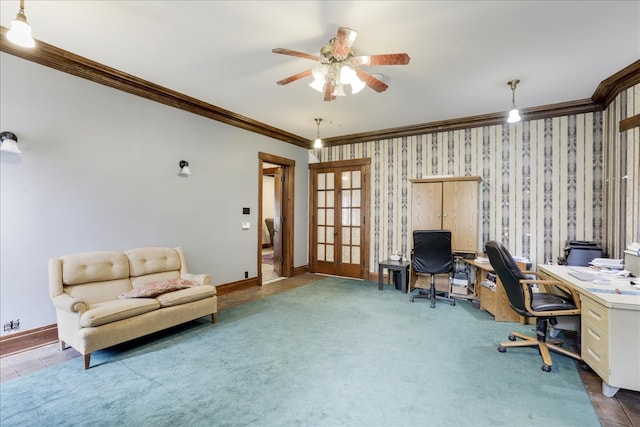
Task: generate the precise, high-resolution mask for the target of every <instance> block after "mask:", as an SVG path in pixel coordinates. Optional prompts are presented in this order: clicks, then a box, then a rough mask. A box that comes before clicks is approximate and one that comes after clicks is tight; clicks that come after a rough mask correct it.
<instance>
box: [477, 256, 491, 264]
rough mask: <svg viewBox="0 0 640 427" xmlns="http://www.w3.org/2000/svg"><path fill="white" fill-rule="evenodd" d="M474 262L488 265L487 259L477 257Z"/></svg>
mask: <svg viewBox="0 0 640 427" xmlns="http://www.w3.org/2000/svg"><path fill="white" fill-rule="evenodd" d="M476 262H479V263H481V264H489V258H486V257H483V256H479V257H477V258H476Z"/></svg>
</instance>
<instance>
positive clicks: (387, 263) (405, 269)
mask: <svg viewBox="0 0 640 427" xmlns="http://www.w3.org/2000/svg"><path fill="white" fill-rule="evenodd" d="M410 265H411V262H410V261H402V260H400V261H393V260H390V259H385V260H384V261H380V262H379V263H378V290H380V291H381V290H382V287H383V284H382V277H383V276H384V269H385V268H386V269H387V270H389V283H391V276H392V274H391V272H392V271H399V272H400V283H401V284H402V293H403V294H406V293H407V277H408V276H407V274H409V266H410Z"/></svg>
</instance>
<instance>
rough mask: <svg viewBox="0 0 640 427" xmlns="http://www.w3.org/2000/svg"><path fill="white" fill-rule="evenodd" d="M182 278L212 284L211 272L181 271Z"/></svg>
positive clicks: (202, 283)
mask: <svg viewBox="0 0 640 427" xmlns="http://www.w3.org/2000/svg"><path fill="white" fill-rule="evenodd" d="M180 278H181V279H184V280H189V281H190V282H193V283H195V284H197V285H210V284H211V275H209V274H191V273H181V274H180Z"/></svg>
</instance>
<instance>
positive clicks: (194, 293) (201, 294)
mask: <svg viewBox="0 0 640 427" xmlns="http://www.w3.org/2000/svg"><path fill="white" fill-rule="evenodd" d="M215 294H216V287H215V286H212V285H203V286H193V287H191V288H187V289H182V290H179V291H173V292H168V293H166V294H162V295H159V296H157V297H156V300H158V302H159V303H160V306H161V307H171V306H174V305H180V304H186V303H188V302H191V301H198V300H201V299H205V298H210V297H212V296H215Z"/></svg>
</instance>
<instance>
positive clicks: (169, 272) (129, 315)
mask: <svg viewBox="0 0 640 427" xmlns="http://www.w3.org/2000/svg"><path fill="white" fill-rule="evenodd" d="M158 284H160V285H158ZM167 284H169V285H167ZM176 284H177V286H176ZM160 288H162V289H160ZM174 288H180V289H179V290H173V291H169V292H164V293H160V294H159V295H154V296H152V297H149V296H148V295H150V294H153V293H154V292H146V290H148V289H155V292H163V291H166V290H168V289H174ZM49 291H50V294H51V299H52V300H53V304H54V305H55V308H56V316H57V321H58V338H59V339H60V347H61V349H63V350H64V349H65V348H67V347H68V346H71V347H73V348H75V349H76V350H77V351H79V352H80V353H82V355H83V356H84V368H85V369H88V368H89V364H90V358H91V353H92V352H94V351H96V350H101V349H103V348H107V347H110V346H113V345H115V344H120V343H122V342H125V341H129V340H131V339H134V338H138V337H141V336H143V335H147V334H150V333H153V332H157V331H160V330H163V329H166V328H168V327H171V326H175V325H178V324H181V323H184V322H188V321H190V320H194V319H198V318H200V317H203V316H207V315H211V321H212V323H215V322H216V321H217V311H218V300H217V296H216V287H215V286H213V285H211V276H209V275H208V274H189V273H188V272H187V263H186V260H185V256H184V252H183V250H182V248H180V247H177V248H162V247H149V248H140V249H132V250H129V251H126V252H115V251H101V252H88V253H81V254H74V255H68V256H63V257H61V258H52V259H51V260H49ZM145 292H146V293H145ZM132 295H133V296H132ZM141 296H143V297H141Z"/></svg>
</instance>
